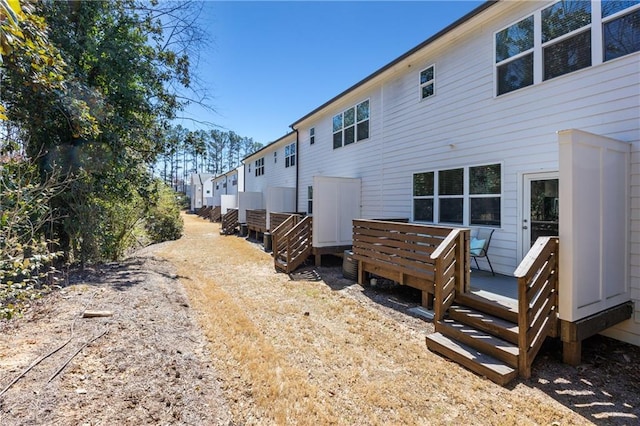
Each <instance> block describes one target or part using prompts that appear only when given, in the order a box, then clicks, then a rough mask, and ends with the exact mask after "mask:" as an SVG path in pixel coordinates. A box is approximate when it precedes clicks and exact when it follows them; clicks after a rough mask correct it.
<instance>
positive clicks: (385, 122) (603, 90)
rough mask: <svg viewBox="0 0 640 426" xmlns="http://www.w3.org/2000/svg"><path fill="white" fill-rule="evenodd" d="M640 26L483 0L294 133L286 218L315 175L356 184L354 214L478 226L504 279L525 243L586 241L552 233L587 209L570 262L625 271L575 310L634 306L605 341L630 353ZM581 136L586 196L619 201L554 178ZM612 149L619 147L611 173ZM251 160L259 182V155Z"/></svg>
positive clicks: (567, 168)
mask: <svg viewBox="0 0 640 426" xmlns="http://www.w3.org/2000/svg"><path fill="white" fill-rule="evenodd" d="M631 22H635V24H633V25H632V24H631ZM638 22H640V4H638V3H636V2H602V3H601V2H585V1H565V2H559V3H557V2H554V1H540V2H511V1H500V2H496V3H494V2H487V3H485V4H483V5H482V6H480V7H479V8H477V9H476V10H474V11H473V12H471V13H470V14H468V15H467V16H465V17H463V18H462V19H460V20H459V21H457V22H455V23H453V24H452V25H450V26H448V27H447V28H445V29H444V30H442V31H441V32H439V33H438V34H436V35H434V36H433V37H431V38H430V39H428V40H426V41H425V42H424V43H422V44H421V45H419V46H417V47H416V48H414V49H413V50H411V51H409V52H407V53H406V54H404V55H403V56H401V57H399V58H398V59H396V60H395V61H393V62H392V63H390V64H388V65H387V66H385V67H383V68H382V69H380V70H378V71H377V72H375V73H374V74H372V75H370V76H368V77H367V78H365V79H364V80H362V81H360V82H358V83H357V84H355V85H354V86H352V87H351V88H349V89H347V90H346V91H344V92H343V93H341V94H339V95H337V96H335V97H334V98H332V99H331V100H329V101H328V102H327V103H325V104H323V105H321V106H320V107H318V108H317V109H315V110H314V111H312V112H310V113H309V114H307V115H305V116H303V117H302V118H300V119H299V120H297V121H296V122H295V123H293V124H292V128H293V129H295V130H296V131H297V132H298V140H299V144H298V154H299V159H298V160H299V174H298V178H297V179H298V185H297V187H298V195H297V199H298V202H297V210H299V211H308V210H309V207H311V206H313V201H314V200H313V199H311V200H310V199H309V196H310V195H311V196H312V191H310V189H309V188H310V187H312V186H313V180H314V177H316V176H331V177H340V178H359V179H360V181H361V199H360V203H361V216H362V218H384V217H406V218H409V219H410V220H411V221H413V222H421V223H435V224H444V225H454V226H463V227H471V228H474V227H491V228H493V229H494V230H495V231H494V234H493V239H492V242H491V246H490V251H489V253H490V257H491V261H492V263H493V267H494V269H495V270H496V272H500V273H503V274H512V273H513V272H514V270H515V269H516V267H517V266H518V264H519V263H520V261H521V260H522V259H523V257H524V256H525V255H526V253H527V251H528V250H529V248H530V247H531V244H532V243H533V242H534V241H535V239H536V238H537V236H542V235H560V240H561V247H562V244H563V237H567V236H570V235H573V236H574V237H575V235H577V234H578V235H579V234H580V233H581V232H582V233H583V232H585V228H583V229H573V230H571V232H569V230H568V229H566V227H565V229H564V231H563V228H562V227H560V229H558V224H559V223H560V224H562V223H563V220H562V216H563V215H564V217H565V221H564V223H568V221H567V219H566V218H568V217H569V215H570V214H571V215H574V216H573V217H579V215H580V212H579V211H575V208H572V209H570V208H569V206H574V207H575V206H583V207H584V208H588V209H594V210H595V211H597V213H598V214H597V215H595V216H594V217H593V220H592V222H591V223H592V224H593V223H597V224H598V227H597V230H595V231H593V232H598V233H599V235H601V236H604V237H603V238H596V239H594V240H593V241H596V242H597V244H599V249H598V250H595V251H592V252H591V256H593V257H590V258H587V259H578V258H577V257H576V259H575V261H576V262H582V263H580V265H582V264H586V263H589V262H591V264H592V265H599V266H598V267H596V268H595V269H590V270H591V271H592V272H593V273H594V274H597V275H598V276H599V277H600V278H602V274H604V273H606V271H608V270H610V269H611V267H610V266H608V265H609V263H607V262H609V261H611V259H612V256H610V254H611V253H615V254H616V257H617V258H618V259H622V262H621V263H620V265H621V266H620V267H621V268H622V270H623V272H622V273H621V274H617V273H616V274H613V275H612V276H614V277H616V282H615V283H611V285H613V286H614V287H615V289H616V290H615V295H611V296H609V295H608V294H607V292H606V291H605V292H597V291H596V293H597V294H596V295H595V296H594V298H593V300H592V299H589V298H586V299H585V300H584V301H583V304H582V305H581V306H574V308H575V312H578V311H580V310H581V309H583V308H585V307H586V306H589V305H592V304H593V306H596V305H597V306H602V303H603V301H604V302H606V300H605V299H609V298H610V301H611V303H618V302H619V301H621V300H634V301H635V308H634V309H635V311H634V316H633V317H632V318H631V319H629V320H627V321H624V322H623V323H620V324H618V325H616V326H615V327H613V328H611V329H609V330H608V331H607V334H609V335H611V336H613V337H616V338H619V339H621V340H625V341H628V342H631V343H634V344H637V345H640V52H639V50H640V46H639V43H640V42H639V41H638V40H639V39H640V35H638V29H637V28H638ZM634 25H635V26H634ZM592 139H595V140H596V142H594V143H593V144H592V146H597V147H598V149H600V151H598V152H601V153H603V154H597V155H596V154H594V155H591V156H589V155H587V154H584V152H587V151H584V152H583V151H580V152H583V154H580V155H584V157H583V158H588V160H587V161H588V162H590V164H589V167H593V171H594V173H595V174H590V175H589V176H595V175H597V176H602V177H603V178H602V179H604V180H602V179H600V180H599V179H594V180H592V183H593V185H596V186H597V188H593V191H594V194H596V193H598V194H606V193H609V194H610V193H611V192H614V193H616V191H617V194H618V196H607V197H604V198H603V197H595V196H594V197H591V196H590V195H588V194H587V195H585V191H588V190H589V189H588V188H587V187H585V186H584V185H582V186H580V185H578V186H570V182H569V179H566V180H565V179H564V176H570V175H571V173H573V172H577V174H575V175H576V176H580V173H579V168H580V164H579V163H578V162H577V161H576V158H577V157H572V156H571V155H570V154H567V155H566V156H564V157H563V158H564V159H565V160H566V161H565V160H562V161H561V152H560V151H561V149H560V145H561V142H562V143H574V144H578V145H579V144H581V143H582V141H585V140H586V141H588V142H589V143H591V140H592ZM567 141H572V142H567ZM590 146H591V145H590ZM267 148H268V147H267ZM611 150H614V151H616V152H619V153H620V155H617V156H616V157H615V162H614V163H611V162H608V161H607V158H608V157H606V155H607V154H606V153H607V152H610V151H611ZM588 152H592V151H588ZM593 152H595V151H593ZM277 155H278V156H279V155H280V154H277ZM256 156H262V157H264V158H265V161H266V163H265V173H266V172H267V171H268V170H269V166H271V167H272V166H273V164H272V160H273V153H272V151H268V150H266V149H265V150H263V151H261V152H259V153H257V154H256ZM280 159H281V157H278V161H280ZM250 160H251V161H250V162H245V164H247V165H249V164H251V165H252V168H251V171H250V173H249V175H251V174H252V173H253V171H255V169H254V168H253V167H255V166H254V165H253V161H255V159H254V157H251V159H250ZM614 164H615V165H614ZM625 164H626V168H625V167H624V165H625ZM612 170H614V172H612V173H609V172H611V171H612ZM561 175H562V176H563V179H559V178H560V176H561ZM609 175H615V176H609ZM256 179H257V178H256ZM289 179H290V181H291V182H290V184H291V185H292V186H294V185H295V177H290V178H289ZM252 180H253V178H252ZM574 183H575V182H574ZM249 185H252V186H251V188H255V189H248V190H263V187H261V186H260V185H261V184H260V183H258V182H257V181H256V182H253V181H252V182H251V183H250V184H249V182H248V188H249V187H250V186H249ZM262 185H266V179H265V182H264V183H262ZM598 188H599V189H598ZM602 188H606V191H601V189H602ZM574 190H575V191H580V193H577V192H574ZM560 194H562V197H561V196H560ZM576 200H583V201H584V202H582V201H581V202H576ZM607 200H608V201H609V202H610V203H613V204H614V205H612V204H610V203H606V202H605V201H607ZM314 209H315V207H314ZM608 209H613V210H615V211H617V212H618V214H615V215H612V214H609V213H607V211H608ZM586 226H588V225H586V224H585V227H586ZM570 246H571V245H570V244H567V247H570ZM612 250H613V251H612ZM605 251H607V252H609V255H608V254H607V253H604V252H605ZM560 258H561V260H562V259H563V258H562V255H561V257H560ZM481 262H482V261H481ZM616 265H618V264H617V263H616ZM574 266H575V265H574ZM619 269H620V268H618V267H617V266H616V270H619ZM561 270H562V269H561ZM576 274H577V272H576ZM578 275H579V274H578ZM605 278H606V277H605ZM560 279H561V284H560V286H561V287H560V296H559V297H560V300H562V298H563V296H564V297H567V298H569V297H576V296H575V295H576V294H581V290H580V288H578V287H575V286H581V285H585V286H591V285H592V284H591V283H584V282H573V283H571V284H570V285H571V287H570V288H567V287H565V288H564V290H563V287H562V286H563V285H568V284H563V283H562V279H563V275H562V273H561V274H560ZM599 281H600V282H599V283H595V282H594V283H593V285H595V286H596V287H597V286H598V285H601V284H602V282H601V281H603V280H602V279H600V280H599ZM589 291H591V290H589ZM581 303H582V302H581ZM577 304H580V303H577ZM573 305H576V304H575V303H574V304H573ZM605 305H607V304H606V303H605ZM563 306H565V305H561V307H563ZM607 306H608V305H607ZM566 309H570V308H569V307H567V308H566ZM571 309H573V308H571ZM591 311H592V310H589V309H586V310H585V311H584V312H585V315H586V314H588V313H589V312H591ZM560 315H561V316H562V315H565V316H566V317H565V318H566V319H568V320H576V319H578V318H576V317H575V316H574V315H573V311H572V313H569V312H564V313H563V312H560Z"/></svg>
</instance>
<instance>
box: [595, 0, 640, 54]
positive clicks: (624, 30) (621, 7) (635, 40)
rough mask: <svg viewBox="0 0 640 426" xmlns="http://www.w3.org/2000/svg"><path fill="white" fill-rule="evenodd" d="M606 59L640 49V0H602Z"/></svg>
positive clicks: (603, 42)
mask: <svg viewBox="0 0 640 426" xmlns="http://www.w3.org/2000/svg"><path fill="white" fill-rule="evenodd" d="M601 16H602V38H603V41H602V44H603V55H604V61H610V60H611V59H615V58H618V57H620V56H624V55H628V54H630V53H633V52H638V51H640V1H612V0H603V1H602V11H601Z"/></svg>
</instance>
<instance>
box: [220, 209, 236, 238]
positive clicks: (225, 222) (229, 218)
mask: <svg viewBox="0 0 640 426" xmlns="http://www.w3.org/2000/svg"><path fill="white" fill-rule="evenodd" d="M236 226H238V209H229V210H227V212H226V213H225V214H224V215H222V232H224V233H225V234H230V233H232V232H234V231H235V228H236Z"/></svg>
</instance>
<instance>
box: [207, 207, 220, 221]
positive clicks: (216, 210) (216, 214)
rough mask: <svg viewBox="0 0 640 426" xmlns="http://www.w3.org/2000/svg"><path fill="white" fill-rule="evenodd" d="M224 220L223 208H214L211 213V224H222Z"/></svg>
mask: <svg viewBox="0 0 640 426" xmlns="http://www.w3.org/2000/svg"><path fill="white" fill-rule="evenodd" d="M221 219H222V214H221V208H220V206H215V207H212V208H211V210H210V211H209V220H210V221H211V222H220V220H221Z"/></svg>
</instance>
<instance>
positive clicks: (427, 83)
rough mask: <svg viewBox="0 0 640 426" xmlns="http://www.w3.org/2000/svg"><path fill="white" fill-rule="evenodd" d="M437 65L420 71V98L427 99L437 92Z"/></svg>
mask: <svg viewBox="0 0 640 426" xmlns="http://www.w3.org/2000/svg"><path fill="white" fill-rule="evenodd" d="M434 84H435V66H434V65H431V66H430V67H428V68H425V69H423V70H422V71H420V99H426V98H429V97H431V96H433V95H434V94H435V86H434Z"/></svg>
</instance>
